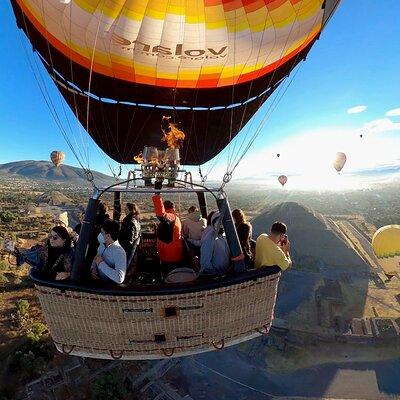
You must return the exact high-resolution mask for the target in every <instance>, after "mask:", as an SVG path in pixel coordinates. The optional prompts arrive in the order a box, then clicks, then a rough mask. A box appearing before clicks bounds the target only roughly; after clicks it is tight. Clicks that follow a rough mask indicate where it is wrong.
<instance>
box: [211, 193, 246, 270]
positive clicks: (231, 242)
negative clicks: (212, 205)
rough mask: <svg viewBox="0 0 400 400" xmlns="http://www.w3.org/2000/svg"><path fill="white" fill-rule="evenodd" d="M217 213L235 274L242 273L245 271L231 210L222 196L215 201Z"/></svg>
mask: <svg viewBox="0 0 400 400" xmlns="http://www.w3.org/2000/svg"><path fill="white" fill-rule="evenodd" d="M217 205H218V209H219V212H220V213H221V219H222V225H223V227H224V229H225V233H226V240H227V241H228V246H229V249H230V251H231V254H232V260H233V267H234V270H235V272H243V271H245V270H246V265H245V263H244V257H243V252H242V248H241V246H240V242H239V238H238V235H237V232H236V228H235V224H234V223H233V218H232V213H231V209H230V207H229V202H228V199H227V198H226V197H225V196H222V197H221V198H219V199H218V200H217Z"/></svg>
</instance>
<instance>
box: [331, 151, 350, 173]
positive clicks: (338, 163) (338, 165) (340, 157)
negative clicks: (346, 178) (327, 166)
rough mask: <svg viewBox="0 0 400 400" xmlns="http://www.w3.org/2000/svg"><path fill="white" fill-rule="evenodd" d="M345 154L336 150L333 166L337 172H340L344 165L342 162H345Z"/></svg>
mask: <svg viewBox="0 0 400 400" xmlns="http://www.w3.org/2000/svg"><path fill="white" fill-rule="evenodd" d="M346 160H347V157H346V154H344V153H342V152H340V151H339V152H337V153H336V157H335V160H334V162H333V168H335V169H336V171H337V172H340V171H341V170H342V168H343V166H344V164H346Z"/></svg>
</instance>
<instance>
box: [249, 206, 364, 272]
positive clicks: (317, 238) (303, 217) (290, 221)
mask: <svg viewBox="0 0 400 400" xmlns="http://www.w3.org/2000/svg"><path fill="white" fill-rule="evenodd" d="M275 221H283V222H284V223H285V224H286V225H287V226H288V236H289V240H290V243H291V254H292V257H293V260H294V262H295V264H297V266H299V264H300V265H303V264H304V265H307V266H308V267H310V266H313V265H315V266H316V267H318V266H324V265H325V266H329V267H334V266H338V267H353V266H354V267H364V266H365V264H364V262H363V260H362V259H361V258H360V257H359V256H358V254H357V253H356V252H355V251H354V250H353V249H352V248H351V247H349V245H348V244H347V243H346V242H345V240H344V239H343V238H342V236H341V235H340V234H339V233H337V232H336V231H334V230H332V229H331V227H330V226H329V225H328V224H327V222H326V221H325V219H324V217H323V216H322V215H320V214H318V213H316V212H314V211H312V210H311V209H308V208H306V207H305V206H302V205H300V204H298V203H295V202H287V203H282V204H279V205H277V206H275V207H274V208H273V209H272V210H270V211H269V212H266V213H263V214H260V215H259V216H258V217H256V218H255V219H254V220H253V221H252V225H253V235H254V237H257V236H258V235H259V234H260V233H268V231H269V229H270V227H271V225H272V224H273V223H274V222H275Z"/></svg>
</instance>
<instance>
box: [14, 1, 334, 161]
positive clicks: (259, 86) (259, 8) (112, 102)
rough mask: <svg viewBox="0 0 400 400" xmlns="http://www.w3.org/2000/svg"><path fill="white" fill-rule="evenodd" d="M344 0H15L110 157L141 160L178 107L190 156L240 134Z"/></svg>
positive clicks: (19, 15) (208, 152) (36, 43)
mask: <svg viewBox="0 0 400 400" xmlns="http://www.w3.org/2000/svg"><path fill="white" fill-rule="evenodd" d="M339 2H340V0H307V1H298V0H276V1H273V0H257V1H255V0H246V1H228V0H191V1H183V0H182V1H181V0H179V1H171V0H152V1H149V0H143V1H142V0H129V1H127V0H110V1H106V0H11V4H12V6H13V9H14V13H15V16H16V19H17V24H18V26H19V27H20V28H21V29H23V30H24V31H25V34H26V35H27V37H28V39H29V40H30V41H31V44H32V47H33V49H34V50H35V51H36V52H37V53H39V55H40V58H41V61H42V62H43V64H44V65H45V68H46V69H47V71H48V72H49V74H50V75H51V77H52V79H53V81H54V82H55V84H56V85H57V87H58V89H59V91H60V92H61V94H62V95H63V97H64V98H65V100H66V102H67V103H68V104H69V105H70V107H71V108H72V109H73V111H74V114H75V115H76V116H77V118H78V119H79V121H80V122H81V124H82V125H83V126H84V127H85V128H87V130H88V132H89V134H90V135H91V136H92V138H93V139H94V140H95V142H96V143H97V144H98V145H99V146H100V147H101V148H102V149H103V150H104V151H105V152H106V153H107V154H108V155H109V156H110V157H112V158H113V159H114V160H116V161H118V162H121V163H130V162H131V161H132V158H133V156H134V155H136V154H139V153H140V151H142V150H143V148H144V147H145V146H159V145H160V121H161V119H162V116H163V115H165V113H166V111H165V110H166V109H168V110H172V111H171V115H172V116H173V117H172V120H171V123H175V124H178V123H179V129H180V130H181V131H183V132H185V135H186V139H185V142H184V145H183V151H182V152H181V163H182V164H192V165H200V164H202V163H204V162H206V161H208V160H210V159H211V158H213V157H214V156H215V155H217V154H218V153H219V152H220V151H221V150H222V149H223V148H224V147H226V146H227V144H228V143H229V142H230V140H231V139H233V138H234V137H235V136H236V135H237V134H238V132H239V131H240V130H241V129H242V128H243V127H244V126H245V125H246V123H247V122H248V121H249V120H250V118H251V117H252V116H253V115H254V114H255V112H256V111H257V110H259V109H260V107H261V105H262V104H263V103H264V102H265V101H266V100H267V99H268V97H269V96H270V95H271V94H272V93H273V91H274V90H275V89H276V88H277V87H279V84H280V83H281V82H283V81H284V78H285V77H287V76H288V75H289V74H290V72H291V71H292V70H293V69H294V68H295V67H296V65H297V64H298V63H299V62H300V61H302V60H304V59H305V58H306V56H307V54H308V52H309V51H310V50H311V48H312V46H313V44H314V43H315V42H316V40H317V39H318V38H319V37H320V34H321V31H322V29H323V28H324V27H325V25H326V24H327V22H328V21H329V20H330V18H331V16H332V14H333V13H334V12H335V10H336V7H337V6H338V4H339ZM89 82H90V84H89ZM88 91H89V92H90V93H88ZM89 103H90V104H89ZM88 104H89V106H88ZM88 110H89V111H90V112H88ZM211 132H212V133H211ZM185 146H187V147H186V148H185Z"/></svg>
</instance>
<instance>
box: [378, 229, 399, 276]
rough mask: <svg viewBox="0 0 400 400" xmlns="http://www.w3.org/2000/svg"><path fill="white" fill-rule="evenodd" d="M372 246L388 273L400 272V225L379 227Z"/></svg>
mask: <svg viewBox="0 0 400 400" xmlns="http://www.w3.org/2000/svg"><path fill="white" fill-rule="evenodd" d="M372 248H373V250H374V253H375V255H376V256H377V257H378V260H379V264H380V266H381V267H382V269H383V270H384V271H385V273H386V274H387V275H395V274H396V273H398V272H400V225H386V226H383V227H382V228H379V229H378V230H377V231H376V232H375V234H374V236H373V238H372Z"/></svg>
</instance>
